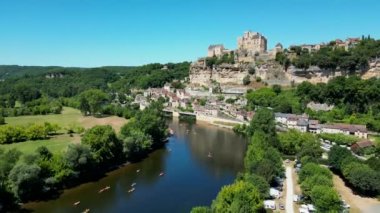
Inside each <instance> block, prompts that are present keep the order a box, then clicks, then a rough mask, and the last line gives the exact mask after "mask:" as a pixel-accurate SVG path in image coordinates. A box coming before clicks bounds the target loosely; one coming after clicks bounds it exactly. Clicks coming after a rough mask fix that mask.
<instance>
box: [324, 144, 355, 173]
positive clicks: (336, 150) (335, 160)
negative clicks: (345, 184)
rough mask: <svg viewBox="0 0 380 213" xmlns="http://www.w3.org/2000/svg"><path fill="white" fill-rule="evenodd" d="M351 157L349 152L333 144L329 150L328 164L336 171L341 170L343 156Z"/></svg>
mask: <svg viewBox="0 0 380 213" xmlns="http://www.w3.org/2000/svg"><path fill="white" fill-rule="evenodd" d="M347 157H351V152H350V151H349V150H347V149H345V148H343V147H340V146H333V147H332V148H331V149H330V152H329V159H328V162H329V165H330V166H332V167H333V168H334V169H337V170H338V171H339V170H341V167H342V162H343V160H344V159H345V158H347Z"/></svg>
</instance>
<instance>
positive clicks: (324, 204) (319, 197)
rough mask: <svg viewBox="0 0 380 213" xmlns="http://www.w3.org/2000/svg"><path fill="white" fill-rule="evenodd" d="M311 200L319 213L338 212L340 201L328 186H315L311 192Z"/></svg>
mask: <svg viewBox="0 0 380 213" xmlns="http://www.w3.org/2000/svg"><path fill="white" fill-rule="evenodd" d="M310 197H311V200H312V202H313V203H314V205H315V207H316V208H317V210H318V211H319V212H340V211H341V208H342V207H341V201H340V198H339V195H338V193H337V192H336V191H335V190H334V188H332V187H330V186H319V185H318V186H315V187H313V189H312V190H311V194H310Z"/></svg>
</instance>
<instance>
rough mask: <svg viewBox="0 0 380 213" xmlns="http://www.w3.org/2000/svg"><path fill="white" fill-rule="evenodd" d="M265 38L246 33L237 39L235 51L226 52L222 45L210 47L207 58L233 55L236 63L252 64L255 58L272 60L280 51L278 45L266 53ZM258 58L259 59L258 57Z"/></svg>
mask: <svg viewBox="0 0 380 213" xmlns="http://www.w3.org/2000/svg"><path fill="white" fill-rule="evenodd" d="M267 45H268V41H267V38H266V37H265V36H264V35H262V34H261V33H258V32H252V31H247V32H245V33H244V34H243V35H242V36H240V37H238V38H237V48H236V50H228V49H226V48H224V46H223V45H222V44H216V45H210V46H209V47H208V51H207V57H214V56H215V57H221V56H223V55H225V54H231V53H234V55H235V60H236V62H248V63H249V62H254V61H255V60H256V58H261V59H263V58H264V59H274V57H275V56H276V53H277V52H280V51H282V45H281V44H278V45H276V47H275V48H274V49H273V50H270V51H267ZM258 56H259V57H258Z"/></svg>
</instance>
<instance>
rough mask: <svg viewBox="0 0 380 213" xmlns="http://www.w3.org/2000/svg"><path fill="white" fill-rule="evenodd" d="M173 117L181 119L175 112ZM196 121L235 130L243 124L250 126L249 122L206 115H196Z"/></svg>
mask: <svg viewBox="0 0 380 213" xmlns="http://www.w3.org/2000/svg"><path fill="white" fill-rule="evenodd" d="M172 115H173V117H179V116H180V113H178V112H173V114H172ZM194 117H195V120H196V121H204V122H207V123H209V124H212V125H214V126H217V127H221V128H227V129H233V127H234V126H236V125H243V124H247V125H248V124H249V122H244V121H239V120H233V119H228V118H223V117H214V116H206V115H194Z"/></svg>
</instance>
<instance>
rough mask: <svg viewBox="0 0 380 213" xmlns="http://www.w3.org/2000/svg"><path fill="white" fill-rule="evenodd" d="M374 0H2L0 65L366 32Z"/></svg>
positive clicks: (134, 56) (108, 59)
mask: <svg viewBox="0 0 380 213" xmlns="http://www.w3.org/2000/svg"><path fill="white" fill-rule="evenodd" d="M379 11H380V1H378V0H265V1H264V0H261V1H256V0H249V1H248V0H247V1H246V0H244V1H243V0H229V1H227V0H188V1H183V0H0V64H18V65H60V66H84V67H94V66H104V65H140V64H146V63H153V62H161V63H166V62H179V61H185V60H188V61H190V60H195V59H196V58H198V57H200V56H204V55H205V54H206V50H207V47H208V45H209V44H214V43H223V44H224V45H225V46H226V47H227V48H230V49H233V48H235V47H236V38H237V36H239V35H240V34H242V33H243V32H244V31H246V30H252V31H258V32H261V33H263V34H264V35H265V36H266V37H267V38H268V42H269V48H272V47H273V46H274V45H275V44H276V43H277V42H281V43H282V44H284V46H289V45H291V44H300V43H313V42H322V41H329V40H332V39H335V38H346V37H350V36H351V37H354V36H357V37H358V36H361V35H362V34H365V35H368V34H370V35H371V36H372V37H375V38H380V27H379V26H380V12H379Z"/></svg>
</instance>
